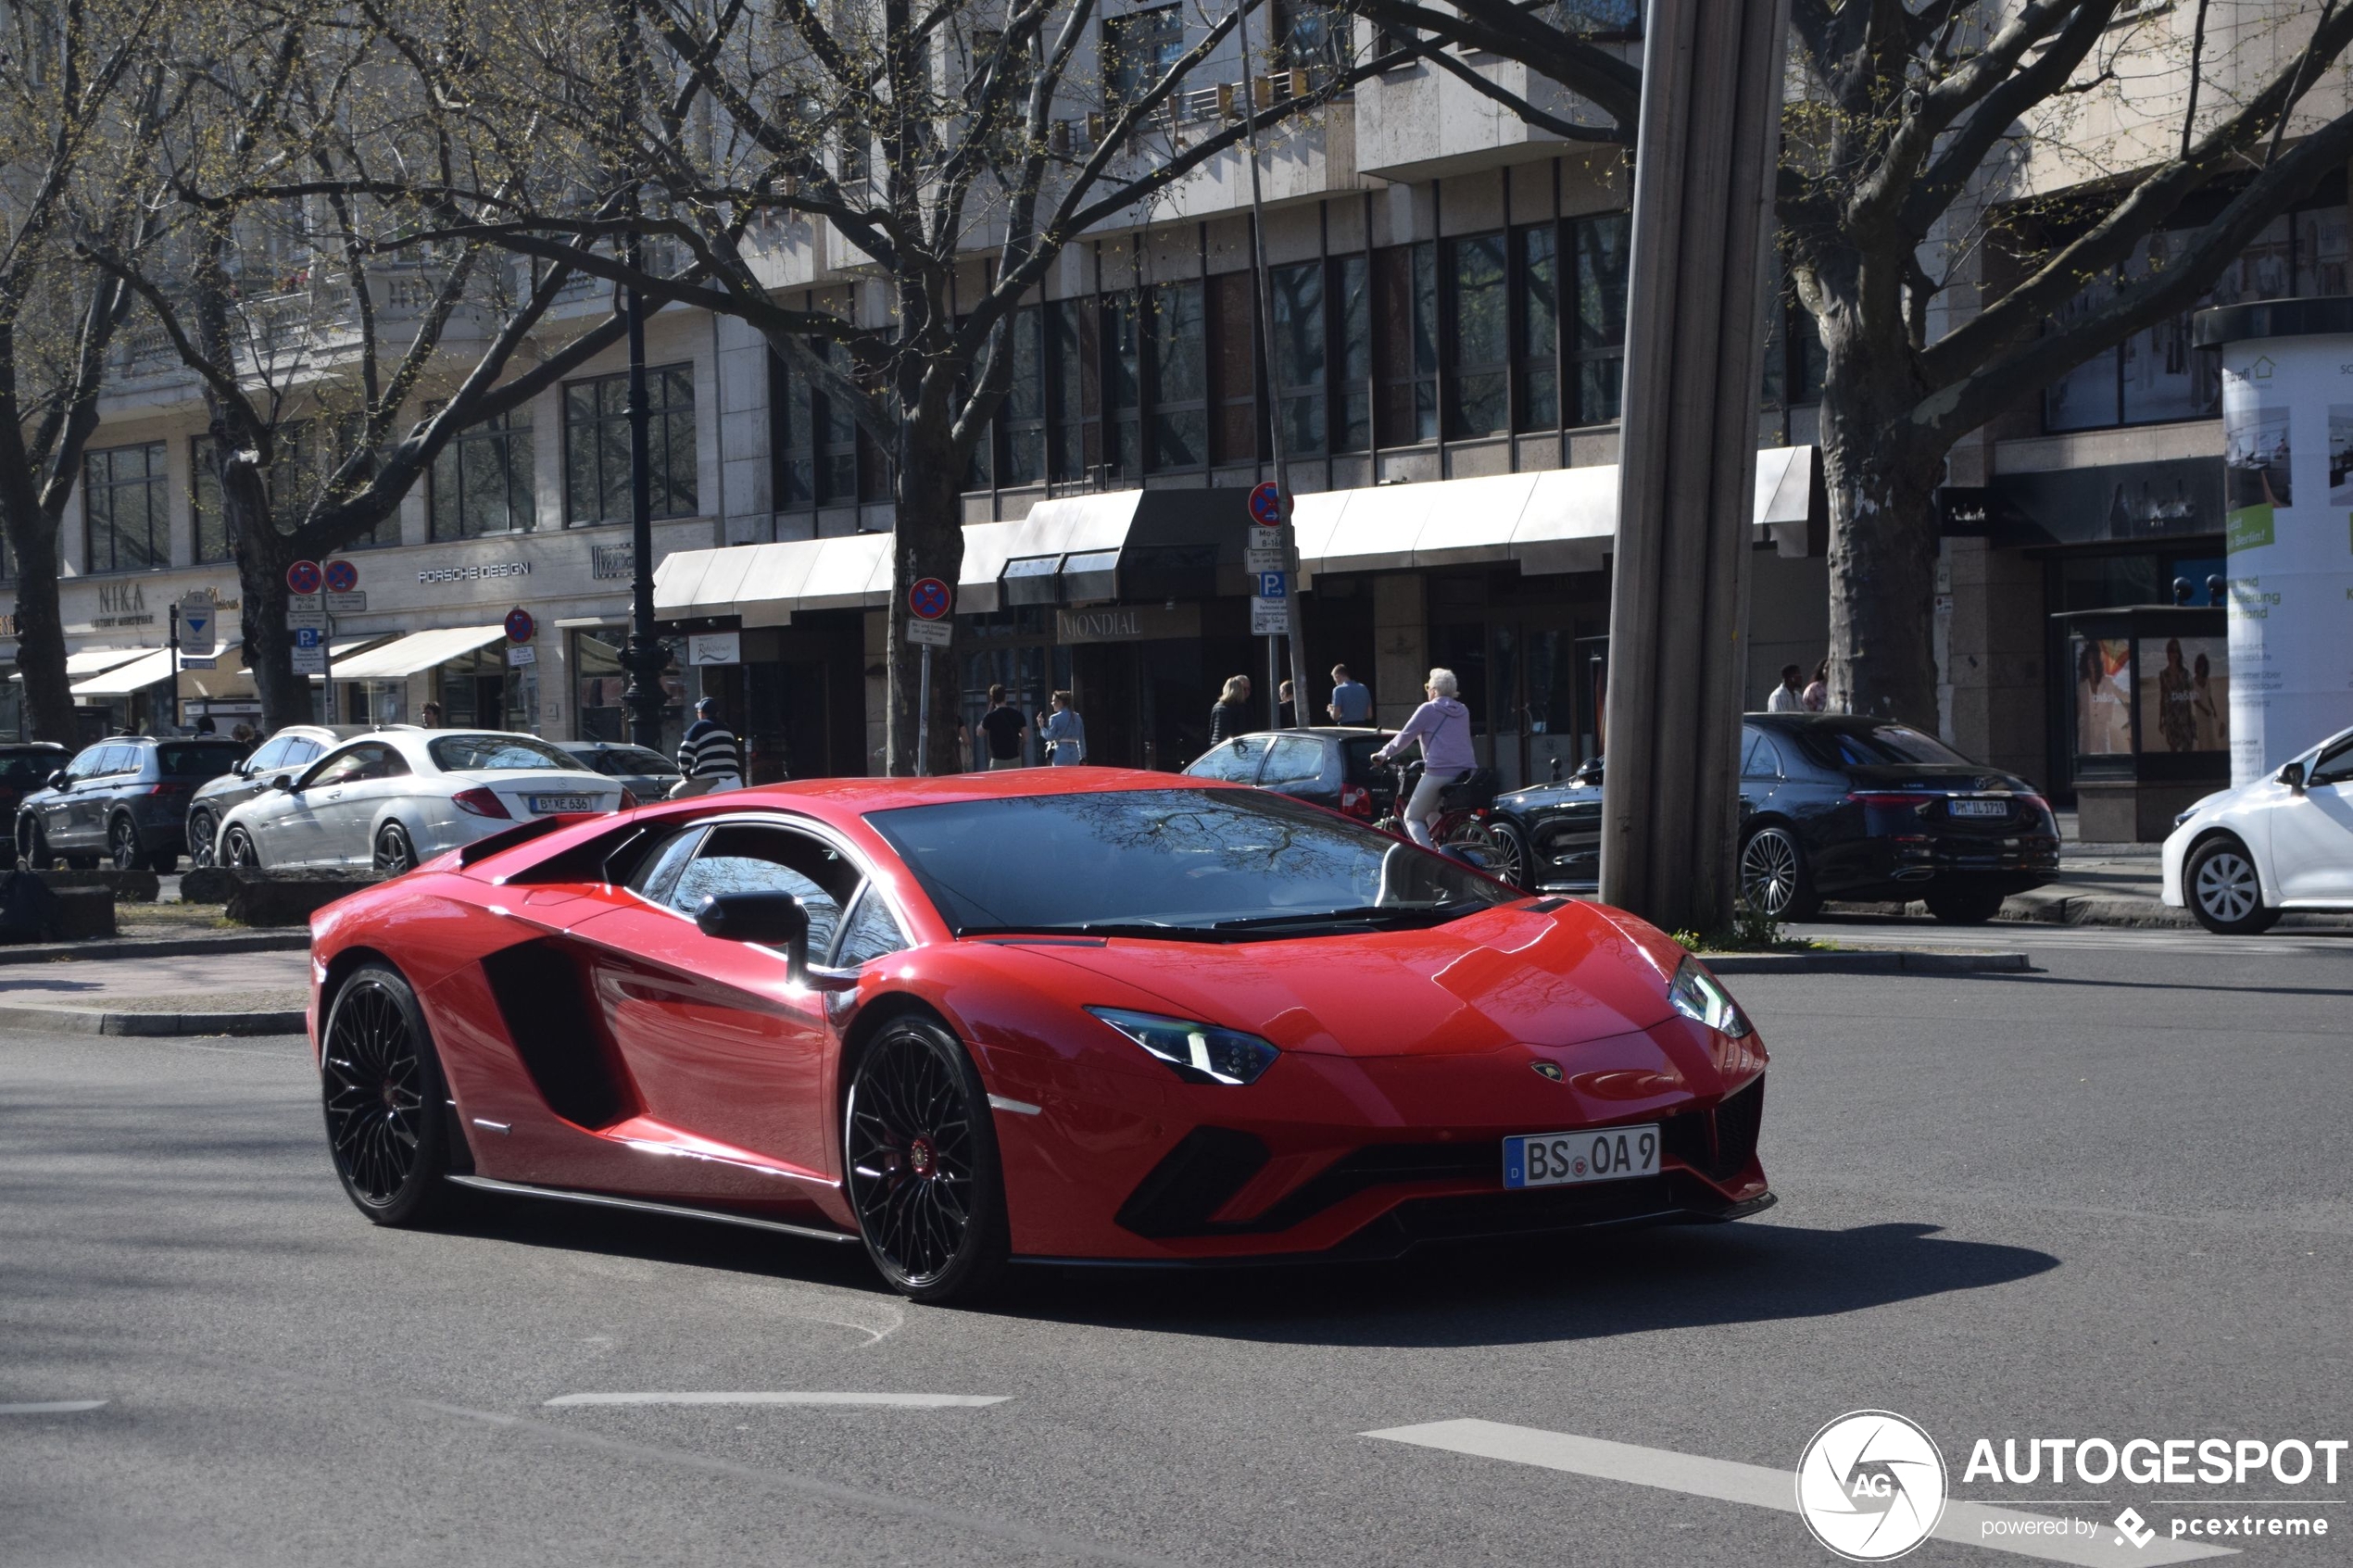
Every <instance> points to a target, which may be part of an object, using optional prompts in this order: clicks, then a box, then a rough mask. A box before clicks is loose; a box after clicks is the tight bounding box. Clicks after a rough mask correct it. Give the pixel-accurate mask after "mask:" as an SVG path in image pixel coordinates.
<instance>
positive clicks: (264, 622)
mask: <svg viewBox="0 0 2353 1568" xmlns="http://www.w3.org/2000/svg"><path fill="white" fill-rule="evenodd" d="M212 439H213V450H214V451H215V452H218V453H220V455H221V457H220V504H221V516H222V521H224V523H225V524H226V525H227V527H228V531H229V540H230V546H231V548H232V549H233V551H234V552H235V555H236V558H237V587H238V596H239V597H240V598H241V599H242V600H243V601H244V608H243V611H242V612H241V614H240V616H239V627H240V633H241V635H242V636H243V637H244V639H245V665H246V667H247V668H248V669H250V670H251V671H253V684H254V689H255V691H256V692H258V694H259V695H260V697H261V727H262V732H263V733H264V734H270V733H272V732H274V731H277V730H280V729H283V728H284V727H285V726H286V725H288V724H308V723H312V722H315V721H317V718H318V715H317V714H316V712H314V710H313V709H312V705H311V696H310V677H309V676H308V675H297V674H296V673H295V671H294V634H293V633H290V632H288V631H287V630H286V568H287V567H288V566H289V565H291V564H292V563H293V561H294V559H295V549H294V545H293V542H292V541H290V540H289V539H287V538H286V536H285V535H284V534H283V533H279V532H278V526H277V521H276V520H275V519H273V518H272V517H271V515H270V486H269V481H268V480H267V479H266V478H265V477H264V476H263V474H262V471H261V468H260V465H259V464H258V463H257V462H256V461H255V460H254V454H253V452H252V450H251V447H250V445H249V443H248V442H247V441H245V439H244V438H242V437H241V436H239V435H238V434H236V433H233V432H231V431H230V430H229V429H228V428H227V421H225V420H218V419H216V420H214V422H213V427H212ZM330 696H332V694H330ZM328 717H329V719H330V721H332V719H333V714H332V713H330V714H329V715H328Z"/></svg>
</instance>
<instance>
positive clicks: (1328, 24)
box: [1275, 0, 1351, 92]
mask: <svg viewBox="0 0 2353 1568" xmlns="http://www.w3.org/2000/svg"><path fill="white" fill-rule="evenodd" d="M1349 30H1350V22H1349V19H1348V18H1347V16H1346V15H1344V14H1343V13H1341V12H1340V11H1338V10H1335V9H1334V8H1333V7H1331V6H1327V5H1323V4H1321V3H1320V0H1276V5H1275V40H1276V44H1277V50H1278V57H1279V58H1280V59H1281V60H1282V63H1283V64H1284V65H1285V66H1287V67H1289V68H1290V69H1293V70H1303V71H1305V72H1306V73H1307V86H1308V90H1309V91H1311V92H1321V91H1323V90H1324V89H1325V88H1326V87H1328V86H1329V85H1331V83H1332V82H1335V81H1336V80H1338V79H1339V77H1340V72H1341V71H1342V70H1343V69H1346V68H1347V65H1348V56H1349V55H1350V53H1351V50H1350V46H1349V45H1350V39H1349Z"/></svg>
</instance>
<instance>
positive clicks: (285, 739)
mask: <svg viewBox="0 0 2353 1568" xmlns="http://www.w3.org/2000/svg"><path fill="white" fill-rule="evenodd" d="M294 744H295V743H294V741H293V739H292V737H290V736H286V735H280V736H279V737H278V738H277V739H276V740H273V741H271V742H270V743H269V744H268V745H266V746H263V747H262V748H261V749H260V750H259V751H257V752H255V753H254V754H253V765H252V767H251V769H250V770H249V771H252V772H254V773H256V774H258V775H265V776H266V775H267V774H268V773H269V771H270V770H271V769H272V768H282V767H283V766H285V765H286V764H287V763H289V762H291V761H293V760H294V755H293V752H294Z"/></svg>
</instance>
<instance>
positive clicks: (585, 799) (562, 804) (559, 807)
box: [531, 795, 597, 817]
mask: <svg viewBox="0 0 2353 1568" xmlns="http://www.w3.org/2000/svg"><path fill="white" fill-rule="evenodd" d="M531 809H533V810H534V811H536V812H537V813H538V814H539V815H541V816H543V817H553V816H559V815H560V814H562V813H563V812H566V811H593V810H595V809H597V802H596V800H595V798H594V797H590V796H585V795H535V796H533V797H531Z"/></svg>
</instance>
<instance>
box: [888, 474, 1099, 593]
mask: <svg viewBox="0 0 2353 1568" xmlns="http://www.w3.org/2000/svg"><path fill="white" fill-rule="evenodd" d="M1144 495H1145V492H1143V491H1141V490H1103V491H1097V492H1095V493H1094V494H1091V495H1057V496H1055V497H1054V498H1053V499H1051V500H1047V501H1040V502H1038V504H1037V505H1036V506H1034V507H1032V508H1029V515H1028V516H1027V517H1026V518H1023V519H1022V520H1021V521H1018V522H973V523H966V524H965V525H964V568H963V571H962V572H960V573H959V574H958V577H957V583H956V608H958V609H959V610H964V611H970V612H974V613H981V612H986V611H988V610H994V609H1001V608H1004V602H1003V592H1002V588H1001V586H1000V585H1001V584H1002V583H1004V581H1005V580H1006V579H1007V578H1008V577H1012V578H1014V579H1016V580H1030V581H1038V580H1042V581H1043V582H1044V583H1051V584H1054V586H1053V587H1052V589H1051V592H1050V593H1049V594H1048V595H1047V596H1045V597H1042V598H1038V599H1037V600H1035V601H1034V602H1038V603H1043V604H1055V603H1063V604H1084V603H1088V602H1089V601H1092V600H1097V599H1113V598H1117V597H1118V596H1119V595H1118V592H1117V589H1116V587H1115V586H1114V578H1113V573H1114V571H1116V569H1117V568H1118V565H1119V552H1120V549H1121V548H1122V546H1125V545H1126V543H1127V533H1128V531H1129V530H1130V529H1131V528H1133V527H1134V526H1135V522H1136V508H1137V507H1138V506H1139V505H1140V504H1141V502H1142V500H1143V497H1144ZM886 586H887V584H886Z"/></svg>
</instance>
